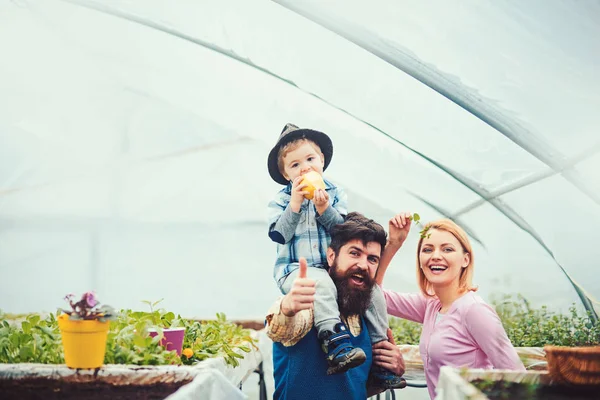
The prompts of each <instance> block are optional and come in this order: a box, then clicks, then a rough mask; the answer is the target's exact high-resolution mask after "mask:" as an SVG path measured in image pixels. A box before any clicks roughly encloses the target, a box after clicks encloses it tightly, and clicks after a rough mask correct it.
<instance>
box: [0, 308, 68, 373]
mask: <svg viewBox="0 0 600 400" xmlns="http://www.w3.org/2000/svg"><path fill="white" fill-rule="evenodd" d="M0 314H1V313H0ZM1 316H2V321H1V322H0V363H10V364H13V363H29V362H34V363H42V364H60V363H63V362H64V361H63V354H62V345H61V342H60V332H59V331H58V323H57V321H56V318H55V317H54V315H52V314H51V315H49V316H48V317H47V318H46V319H41V317H40V316H39V315H36V314H30V315H27V316H25V317H23V319H22V320H21V321H20V322H13V323H9V321H8V320H6V319H4V314H1Z"/></svg>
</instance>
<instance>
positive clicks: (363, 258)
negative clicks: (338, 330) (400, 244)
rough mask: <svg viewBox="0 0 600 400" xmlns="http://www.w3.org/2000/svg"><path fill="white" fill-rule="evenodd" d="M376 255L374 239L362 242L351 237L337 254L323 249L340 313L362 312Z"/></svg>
mask: <svg viewBox="0 0 600 400" xmlns="http://www.w3.org/2000/svg"><path fill="white" fill-rule="evenodd" d="M380 256H381V245H380V244H379V243H377V242H369V243H367V244H364V243H363V242H361V241H360V240H352V241H350V242H348V243H346V244H345V245H344V246H342V248H341V249H340V251H339V254H338V255H337V257H336V255H335V253H334V251H333V250H331V249H327V261H328V263H329V265H330V266H331V269H330V271H329V273H330V275H331V279H332V280H333V281H334V283H335V285H336V287H337V289H338V303H339V307H340V312H341V313H342V314H344V315H350V314H364V312H365V311H366V307H367V306H368V305H369V302H370V300H371V289H373V285H374V284H375V281H374V279H375V273H376V272H377V267H378V266H379V258H380Z"/></svg>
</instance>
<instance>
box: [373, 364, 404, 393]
mask: <svg viewBox="0 0 600 400" xmlns="http://www.w3.org/2000/svg"><path fill="white" fill-rule="evenodd" d="M369 383H370V384H372V385H374V386H376V387H379V388H383V389H403V388H405V387H406V381H405V380H404V378H402V377H401V376H398V375H396V374H394V373H392V372H391V371H388V370H387V369H385V368H382V367H379V366H376V365H373V366H372V367H371V371H370V372H369Z"/></svg>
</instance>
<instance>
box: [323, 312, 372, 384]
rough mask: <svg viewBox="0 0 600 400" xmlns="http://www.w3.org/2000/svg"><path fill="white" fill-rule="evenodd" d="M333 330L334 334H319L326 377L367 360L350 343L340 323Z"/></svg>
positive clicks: (344, 328)
mask: <svg viewBox="0 0 600 400" xmlns="http://www.w3.org/2000/svg"><path fill="white" fill-rule="evenodd" d="M333 329H334V332H332V331H323V332H321V333H320V334H319V339H320V340H321V343H322V345H323V350H324V351H325V352H326V353H327V362H328V364H329V368H328V369H327V375H332V374H339V373H342V372H346V371H348V370H349V369H350V368H354V367H358V366H359V365H360V364H362V363H363V362H365V360H366V359H367V355H366V354H365V352H364V351H363V350H362V349H361V348H360V347H354V346H353V345H352V343H351V342H350V335H349V334H348V329H347V328H346V325H344V324H343V323H341V322H340V323H338V324H336V325H335V327H334V328H333Z"/></svg>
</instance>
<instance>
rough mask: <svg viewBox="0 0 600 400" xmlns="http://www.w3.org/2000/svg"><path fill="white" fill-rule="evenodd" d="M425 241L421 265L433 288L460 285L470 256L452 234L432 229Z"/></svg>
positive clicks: (421, 254)
mask: <svg viewBox="0 0 600 400" xmlns="http://www.w3.org/2000/svg"><path fill="white" fill-rule="evenodd" d="M427 233H428V234H431V235H430V236H429V237H428V238H425V239H423V243H422V246H421V251H420V253H419V263H420V266H421V270H422V271H423V273H424V274H425V278H427V280H428V281H429V282H431V284H432V285H433V287H434V288H435V287H443V286H449V285H453V284H455V283H456V284H458V280H459V277H460V272H461V271H462V269H463V268H465V267H466V266H467V265H469V260H470V257H469V254H467V253H465V252H464V251H463V248H462V246H461V244H460V242H459V241H458V239H456V237H454V235H453V234H451V233H450V232H446V231H442V230H436V229H430V230H429V231H428V232H427Z"/></svg>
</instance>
